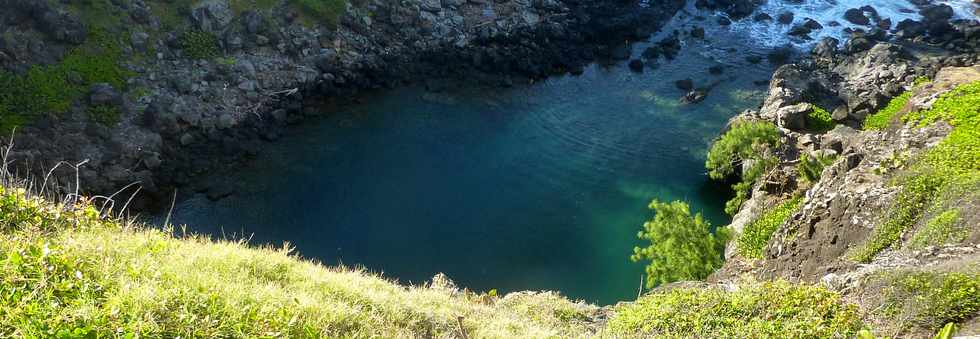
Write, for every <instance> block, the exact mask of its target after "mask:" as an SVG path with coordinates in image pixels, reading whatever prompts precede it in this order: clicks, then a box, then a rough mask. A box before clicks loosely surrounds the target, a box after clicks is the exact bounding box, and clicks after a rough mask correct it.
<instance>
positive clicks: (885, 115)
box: [864, 92, 912, 130]
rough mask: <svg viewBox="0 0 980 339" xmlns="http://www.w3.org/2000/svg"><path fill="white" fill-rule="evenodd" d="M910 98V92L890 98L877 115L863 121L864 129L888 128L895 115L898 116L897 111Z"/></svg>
mask: <svg viewBox="0 0 980 339" xmlns="http://www.w3.org/2000/svg"><path fill="white" fill-rule="evenodd" d="M911 98H912V92H905V93H902V94H901V95H899V96H897V97H895V98H892V100H891V101H889V102H888V105H887V106H885V108H882V109H881V110H879V111H878V112H877V113H874V114H872V115H869V116H868V117H867V118H865V119H864V129H866V130H883V129H886V128H888V126H890V125H891V123H892V121H894V120H895V115H896V114H898V111H900V110H902V108H903V107H905V105H906V104H907V103H908V102H909V99H911Z"/></svg>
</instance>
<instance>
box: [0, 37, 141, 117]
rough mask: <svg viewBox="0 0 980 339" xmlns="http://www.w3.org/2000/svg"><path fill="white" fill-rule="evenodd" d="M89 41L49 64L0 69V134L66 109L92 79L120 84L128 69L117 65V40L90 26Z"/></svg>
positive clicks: (118, 53) (127, 75)
mask: <svg viewBox="0 0 980 339" xmlns="http://www.w3.org/2000/svg"><path fill="white" fill-rule="evenodd" d="M89 34H90V36H89V41H88V42H87V43H86V44H84V45H82V46H80V47H77V48H75V49H73V50H71V51H70V52H68V54H67V55H66V56H65V57H64V59H63V60H62V61H61V62H59V63H57V64H53V65H38V66H33V67H31V69H30V70H28V71H27V73H25V74H12V73H9V72H5V71H0V134H6V133H9V132H10V130H11V129H12V128H14V127H16V126H19V125H23V124H26V123H29V122H31V121H33V120H35V119H37V118H39V117H40V116H42V115H43V114H55V113H62V112H65V111H67V110H68V109H69V108H70V107H71V105H72V103H74V102H75V101H76V100H78V99H80V98H82V97H83V96H85V94H87V93H88V90H89V88H90V87H91V86H92V85H93V84H96V83H109V84H110V85H112V86H113V87H115V88H119V89H121V88H123V87H124V86H125V85H126V79H127V78H128V77H129V76H131V72H130V71H128V70H126V69H125V68H123V67H121V66H120V58H121V55H122V52H121V49H120V47H119V44H118V43H117V42H116V41H115V40H112V39H111V38H109V37H108V36H107V34H106V33H104V32H102V31H98V30H94V31H92V32H90V33H89Z"/></svg>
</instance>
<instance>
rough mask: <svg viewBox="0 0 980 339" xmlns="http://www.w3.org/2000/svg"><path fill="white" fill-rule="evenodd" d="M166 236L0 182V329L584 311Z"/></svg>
mask: <svg viewBox="0 0 980 339" xmlns="http://www.w3.org/2000/svg"><path fill="white" fill-rule="evenodd" d="M170 234H171V233H168V232H163V231H160V230H156V229H151V228H143V227H141V226H140V225H135V224H129V223H122V222H116V221H110V220H103V219H100V218H99V213H98V211H96V210H95V209H94V208H93V207H90V206H87V207H81V208H68V207H65V206H56V205H53V204H49V203H47V202H44V201H42V200H39V199H36V198H29V197H28V196H27V195H26V194H25V193H24V192H23V191H17V190H11V189H6V188H0V337H28V338H30V337H55V336H61V337H72V335H74V336H75V337H86V336H87V337H93V338H94V337H129V336H131V335H138V336H139V337H171V338H172V337H177V336H180V337H188V338H202V337H206V338H214V337H224V338H227V337H341V336H344V337H372V336H373V337H389V338H390V337H449V336H459V335H460V327H459V325H458V324H457V317H462V326H463V330H464V331H465V332H466V333H467V334H468V335H469V336H470V337H474V338H477V337H479V338H482V337H585V336H588V335H589V334H588V333H590V330H589V329H588V328H587V324H586V319H588V317H589V314H590V313H591V312H594V311H595V310H596V308H595V307H594V306H590V305H586V304H584V303H573V302H570V301H568V300H567V299H565V298H563V297H560V296H558V295H557V294H554V293H530V292H522V293H516V294H509V295H506V296H504V297H502V298H496V297H492V296H489V295H478V294H473V293H469V292H465V291H457V290H455V289H454V288H452V287H451V286H449V285H448V284H444V283H443V284H434V285H432V286H418V287H407V286H401V285H397V284H394V283H392V282H390V281H387V280H385V279H382V278H379V277H376V276H374V275H372V274H369V273H366V272H363V271H360V270H354V269H347V268H343V267H325V266H322V265H319V264H316V263H312V262H307V261H303V260H300V259H298V258H296V257H295V256H293V255H291V254H290V251H289V250H288V249H286V248H271V247H266V248H249V247H247V246H246V245H244V244H242V243H239V242H215V241H211V240H208V239H205V238H201V237H180V238H177V237H174V236H171V235H170Z"/></svg>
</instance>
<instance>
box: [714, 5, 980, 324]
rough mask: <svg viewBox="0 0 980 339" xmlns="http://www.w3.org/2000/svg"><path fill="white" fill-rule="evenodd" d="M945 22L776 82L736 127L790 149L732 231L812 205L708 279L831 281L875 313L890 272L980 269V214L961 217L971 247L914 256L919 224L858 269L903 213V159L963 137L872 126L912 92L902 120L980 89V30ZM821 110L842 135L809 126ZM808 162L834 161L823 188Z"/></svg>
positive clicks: (859, 47) (793, 70)
mask: <svg viewBox="0 0 980 339" xmlns="http://www.w3.org/2000/svg"><path fill="white" fill-rule="evenodd" d="M924 11H937V10H936V9H933V7H930V8H928V9H924ZM942 17H943V18H944V19H942V20H941V21H942V22H941V23H929V22H926V23H917V24H914V26H916V27H922V28H923V29H921V30H915V32H914V33H913V32H911V31H906V30H905V29H902V30H899V31H898V33H896V34H894V35H884V36H880V37H869V35H867V34H864V33H858V34H855V35H854V36H853V37H852V38H851V39H850V40H849V41H847V42H845V43H844V44H840V43H839V42H838V41H836V40H835V39H827V40H824V41H821V42H820V43H819V44H817V45H816V47H815V48H814V49H813V50H812V53H811V55H810V56H808V57H806V58H804V59H803V60H801V61H799V62H796V63H793V64H789V65H784V66H782V67H780V68H779V69H778V70H777V71H776V72H775V73H774V75H773V79H772V81H771V83H770V87H769V94H768V97H767V98H766V100H765V102H764V103H763V105H762V106H761V107H760V108H759V109H755V110H747V111H745V112H743V113H741V114H739V115H738V116H736V117H734V118H733V119H732V120H731V123H730V124H729V126H732V125H733V124H734V123H735V122H737V121H768V122H771V123H773V124H775V125H776V126H777V127H778V129H779V131H780V134H781V136H782V137H781V138H782V140H783V142H782V144H781V145H780V146H779V147H778V148H776V149H774V150H773V151H774V153H775V155H776V158H777V165H775V166H774V167H773V169H772V170H771V171H770V172H768V173H767V175H766V176H765V178H764V179H765V180H760V181H758V182H755V183H754V184H753V186H752V191H751V198H750V199H748V200H747V201H746V202H745V203H744V204H743V205H742V208H741V209H740V210H739V211H738V213H737V214H735V216H734V220H733V222H732V224H731V228H732V230H733V231H734V232H735V233H736V234H740V233H742V232H743V231H745V229H746V228H747V227H752V226H751V225H752V224H753V223H754V222H755V221H756V220H759V219H760V218H761V217H762V216H764V215H766V214H767V213H768V212H769V211H771V210H772V209H774V208H776V206H781V204H783V203H785V202H787V201H790V200H791V199H793V197H799V199H801V205H800V207H799V209H797V210H795V211H793V213H792V214H791V215H790V216H789V218H788V219H787V220H786V221H785V222H783V223H782V224H781V225H778V228H777V229H776V231H775V233H774V234H773V236H772V238H771V240H769V242H768V243H767V244H766V246H765V247H764V248H763V253H762V257H761V258H750V257H746V256H745V255H743V254H741V252H740V251H739V249H738V243H737V242H736V241H731V242H729V246H728V247H727V249H726V257H727V260H726V263H725V265H724V266H723V268H722V269H721V270H719V271H718V272H716V273H715V274H714V275H713V276H712V277H711V278H710V279H709V281H711V282H714V283H719V284H721V285H722V286H727V288H731V286H737V285H739V284H741V283H743V282H744V281H745V279H749V280H751V279H758V280H761V281H772V280H781V279H785V280H790V281H798V282H808V283H821V284H823V285H825V286H827V287H829V288H832V289H833V290H835V291H838V292H840V293H842V294H843V295H844V296H845V298H846V300H848V301H849V302H852V303H854V304H857V305H860V306H861V307H862V309H868V310H871V309H872V308H874V307H877V306H876V304H873V303H874V302H880V301H881V299H882V297H881V296H880V293H882V291H880V290H877V288H880V286H879V287H875V286H876V285H875V284H878V283H880V281H879V280H881V279H884V278H882V276H887V274H889V272H891V273H894V274H899V273H895V272H926V273H923V274H955V273H956V272H960V271H958V270H960V269H966V268H967V267H968V266H969V265H972V264H975V263H976V262H978V260H980V257H978V256H977V253H980V247H978V246H980V245H978V239H977V232H976V230H975V225H976V222H977V219H976V218H977V216H976V213H975V212H963V213H961V214H960V217H961V218H963V219H961V220H962V221H961V222H963V223H964V225H967V226H969V225H971V223H972V225H973V228H972V229H969V231H968V232H970V233H969V234H971V235H969V236H967V238H966V239H964V240H963V241H962V242H959V243H956V244H946V245H941V246H928V247H925V248H920V249H915V248H911V247H910V246H907V244H908V242H909V241H910V240H909V238H910V237H911V236H912V233H913V232H914V231H916V230H919V229H921V228H923V227H925V226H923V224H924V223H925V221H920V222H917V223H916V224H914V225H913V229H912V230H909V231H907V232H906V233H903V235H901V237H900V238H899V240H898V243H897V244H895V245H893V246H890V247H888V248H886V249H885V250H884V251H883V252H881V253H880V254H877V255H875V256H874V257H873V258H872V259H871V260H870V261H868V262H860V261H856V260H854V259H853V255H854V252H855V250H856V249H857V248H861V247H862V246H866V244H867V243H868V242H870V241H871V239H872V238H873V237H874V236H875V234H876V232H878V231H879V230H877V228H880V227H883V226H881V224H882V223H883V222H884V221H885V220H887V218H888V217H889V216H888V213H889V211H890V209H891V208H893V205H894V204H896V203H898V196H899V195H900V191H901V186H898V185H895V184H894V181H895V180H896V179H895V178H896V175H897V174H896V173H901V170H902V168H903V166H907V165H905V164H907V163H908V161H909V160H902V159H915V158H917V157H918V156H919V155H921V154H924V153H925V152H926V151H928V150H929V149H931V148H932V147H935V146H936V145H937V144H939V143H940V142H941V141H942V140H943V139H945V138H946V137H947V136H948V135H949V134H950V132H951V130H952V128H951V126H950V125H949V124H947V123H937V124H932V125H929V126H928V127H924V128H923V127H920V126H915V125H914V124H911V125H908V126H906V125H904V124H899V123H893V124H892V126H891V127H889V128H886V129H883V130H869V129H866V128H865V126H864V123H865V120H866V118H868V117H869V116H870V115H872V114H873V113H875V112H878V111H879V110H882V109H884V108H885V107H886V106H887V105H889V103H890V102H891V101H892V99H893V98H896V97H898V96H899V95H902V94H903V93H905V95H907V96H908V98H909V99H908V103H907V104H905V105H904V107H898V108H901V111H900V112H910V111H918V110H924V109H928V108H930V107H931V106H932V105H933V104H934V103H935V102H936V100H937V98H938V97H940V96H941V95H942V94H944V93H947V92H949V91H950V90H952V89H953V88H955V87H957V86H959V85H964V84H968V83H972V82H976V81H980V66H977V65H980V48H978V46H980V35H978V34H977V32H978V31H977V29H978V28H980V24H978V23H977V22H976V21H957V22H953V23H952V24H948V23H947V20H948V19H949V17H948V16H945V15H943V16H942ZM943 24H946V25H943ZM905 26H906V27H909V24H908V23H906V24H905ZM872 35H873V34H872ZM924 79H931V82H928V83H925V82H924V81H925V80H924ZM818 109H823V110H826V111H827V113H829V114H830V115H831V117H830V118H831V119H832V121H833V126H832V128H831V129H829V130H820V128H818V127H817V126H813V125H811V124H812V122H811V121H810V120H809V119H808V117H810V116H812V113H814V111H815V110H818ZM964 151H965V152H966V151H967V150H964ZM804 156H808V157H810V158H811V159H812V158H816V157H819V156H829V157H831V158H833V159H835V160H834V161H833V162H832V163H831V164H829V165H828V166H827V167H826V168H825V169H823V172H822V175H820V176H818V177H819V180H818V181H816V182H806V181H805V180H804V179H803V178H802V177H801V174H800V172H799V171H800V170H799V164H800V162H801V161H806V160H805V159H804ZM959 203H961V204H963V205H962V206H971V204H976V203H977V201H976V200H975V197H974V198H973V200H969V199H967V200H964V201H960V202H959ZM973 206H975V205H973ZM971 263H972V264H971ZM951 272H952V273H951ZM901 274H905V273H901ZM876 279H878V280H876ZM869 314H870V313H869ZM871 320H872V322H879V321H884V320H883V319H871ZM877 325H882V324H877ZM885 325H886V326H897V325H896V324H892V323H887V324H885ZM916 326H918V325H916ZM964 326H965V327H964V333H971V331H974V332H975V331H977V329H978V327H977V323H976V319H973V320H972V321H970V322H968V324H965V325H964ZM924 330H927V329H924V328H920V327H915V326H913V328H911V329H899V330H897V331H909V332H902V333H904V334H902V335H900V336H905V335H908V336H913V337H914V336H927V335H931V333H929V332H918V331H924Z"/></svg>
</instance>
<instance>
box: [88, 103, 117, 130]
mask: <svg viewBox="0 0 980 339" xmlns="http://www.w3.org/2000/svg"><path fill="white" fill-rule="evenodd" d="M86 112H87V113H88V116H89V119H92V121H95V122H98V123H100V124H102V125H105V126H115V125H117V124H119V121H121V120H122V112H121V111H120V110H119V107H116V106H110V105H98V106H92V107H89V108H88V110H87V111H86Z"/></svg>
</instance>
